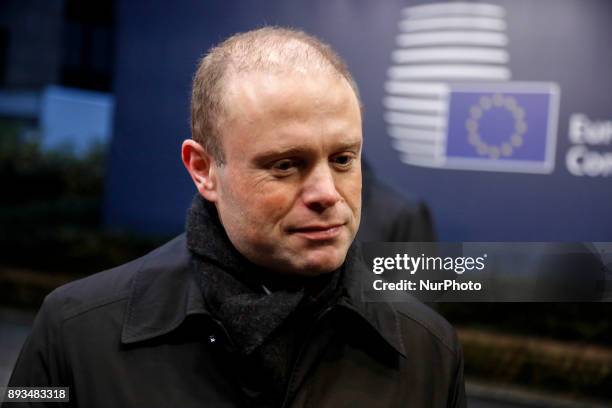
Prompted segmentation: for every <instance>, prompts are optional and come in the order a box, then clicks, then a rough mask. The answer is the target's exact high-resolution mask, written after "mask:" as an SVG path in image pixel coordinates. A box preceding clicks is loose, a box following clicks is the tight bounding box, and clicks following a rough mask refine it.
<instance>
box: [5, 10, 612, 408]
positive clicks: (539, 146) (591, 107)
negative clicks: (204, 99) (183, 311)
mask: <svg viewBox="0 0 612 408" xmlns="http://www.w3.org/2000/svg"><path fill="white" fill-rule="evenodd" d="M611 22H612V3H610V2H609V1H606V0H587V1H585V0H582V1H579V0H538V1H528V0H512V1H510V0H507V1H502V0H490V1H486V2H478V1H471V2H447V3H439V2H427V1H416V0H386V1H380V2H373V1H368V0H331V1H330V0H312V1H305V0H301V1H297V0H295V1H283V0H269V1H266V2H261V1H255V0H245V1H238V0H226V1H223V2H221V1H209V2H196V1H188V0H175V1H174V2H172V3H169V2H161V1H158V2H152V1H149V2H144V1H136V0H109V1H88V2H84V1H76V0H19V1H17V0H4V1H2V2H1V3H0V182H1V186H2V189H1V191H2V192H1V194H0V386H2V385H4V384H5V383H6V382H7V381H8V377H9V375H10V371H11V367H12V365H13V363H14V361H15V359H16V357H17V354H18V352H19V349H20V347H21V344H22V342H23V341H24V339H25V337H26V336H27V333H28V331H29V327H30V324H31V321H32V319H33V316H34V314H35V312H36V310H37V308H38V307H39V306H40V303H41V302H42V299H43V297H44V296H45V295H46V294H47V293H48V292H50V291H51V290H52V289H53V288H55V287H57V286H59V285H61V284H63V283H65V282H68V281H70V280H74V279H77V278H80V277H83V276H87V275H88V274H91V273H95V272H97V271H100V270H103V269H106V268H109V267H112V266H115V265H118V264H120V263H123V262H126V261H128V260H130V259H133V258H136V257H138V256H141V255H143V254H145V253H146V252H148V251H149V250H151V249H153V248H154V247H156V246H157V245H159V244H161V243H163V242H164V241H165V240H167V239H168V238H170V237H172V236H174V235H176V234H178V233H180V232H181V231H182V229H183V223H184V218H185V214H186V209H187V208H188V206H189V203H190V200H191V197H192V196H193V194H194V192H195V191H194V188H193V186H192V183H191V180H190V179H189V177H188V176H187V173H186V172H185V171H184V169H183V167H182V163H181V161H180V153H179V152H180V144H181V142H182V140H183V139H185V138H187V137H189V135H190V131H189V97H190V87H191V78H192V75H193V72H194V70H195V67H196V64H197V61H198V58H199V57H200V56H201V55H202V54H203V53H204V52H205V51H206V50H207V49H208V48H209V47H210V46H212V45H213V44H215V43H217V42H219V41H220V40H222V39H224V38H226V37H227V36H229V35H231V34H233V33H235V32H239V31H246V30H249V29H253V28H257V27H261V26H263V25H271V24H274V25H282V26H291V27H295V28H300V29H303V30H305V31H307V32H309V33H311V34H314V35H316V36H318V37H319V38H321V39H322V40H324V41H326V42H328V43H329V44H331V45H332V47H334V48H335V49H336V50H337V51H338V52H339V54H340V55H341V56H342V57H343V58H344V59H345V60H346V62H347V63H348V65H349V68H350V69H351V71H352V72H353V74H354V76H355V78H356V80H357V83H358V85H359V87H360V92H361V97H362V99H363V102H364V105H365V116H364V143H365V145H364V156H365V158H366V159H367V162H368V176H367V179H366V183H367V185H366V186H365V189H366V191H365V192H364V194H366V193H367V194H369V199H368V200H367V201H368V202H371V204H368V205H369V206H371V207H372V208H389V206H390V207H392V214H394V216H392V217H385V219H383V218H381V217H380V215H379V216H378V217H377V216H376V215H372V213H370V215H368V214H365V215H364V225H362V231H361V232H360V233H361V238H362V239H364V240H366V241H374V240H380V241H393V240H395V241H402V240H415V241H419V240H421V241H429V240H432V239H434V238H436V239H438V240H440V241H448V242H461V241H564V242H578V241H602V242H609V241H612V216H610V213H611V211H610V210H611V208H612V184H611V182H612V76H611V75H610V73H611V72H612V49H611V48H610V39H611V38H612V25H611V24H610V23H611ZM364 200H365V198H364ZM381 206H382V207H381ZM366 211H368V210H367V209H366ZM370 211H373V212H375V211H376V210H370ZM380 214H389V213H388V212H381V213H380ZM383 224H384V225H383ZM383 226H384V227H383ZM436 308H437V309H438V311H439V312H440V313H442V314H443V315H444V316H446V317H447V319H448V320H449V321H451V323H453V324H454V325H455V326H456V327H457V328H458V331H459V335H460V338H461V341H462V344H463V347H464V351H465V354H466V375H467V377H468V393H469V395H470V406H474V407H520V406H525V407H536V406H538V407H539V406H568V407H570V406H581V407H584V406H606V405H610V404H612V307H610V304H609V303H558V304H555V303H531V304H525V303H506V304H504V303H498V304H469V303H462V304H439V305H436Z"/></svg>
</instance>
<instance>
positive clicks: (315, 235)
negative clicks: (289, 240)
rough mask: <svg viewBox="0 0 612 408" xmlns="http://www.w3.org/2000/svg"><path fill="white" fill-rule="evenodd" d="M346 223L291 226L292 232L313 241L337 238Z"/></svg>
mask: <svg viewBox="0 0 612 408" xmlns="http://www.w3.org/2000/svg"><path fill="white" fill-rule="evenodd" d="M343 226H344V224H325V225H323V224H321V225H308V226H305V227H299V228H291V229H290V230H289V232H290V233H292V234H296V235H299V236H301V237H303V238H306V239H309V240H311V241H324V240H329V239H333V238H336V237H337V236H338V235H340V233H341V232H342V227H343Z"/></svg>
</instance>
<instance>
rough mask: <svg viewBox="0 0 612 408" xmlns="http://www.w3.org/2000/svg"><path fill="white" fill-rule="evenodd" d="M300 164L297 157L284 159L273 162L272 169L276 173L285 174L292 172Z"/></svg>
mask: <svg viewBox="0 0 612 408" xmlns="http://www.w3.org/2000/svg"><path fill="white" fill-rule="evenodd" d="M299 165H300V163H299V162H298V161H297V160H295V159H282V160H278V161H276V162H274V163H272V165H271V169H272V171H273V172H275V173H276V174H278V175H281V176H284V175H288V174H291V173H292V172H293V171H295V170H296V169H297V167H299Z"/></svg>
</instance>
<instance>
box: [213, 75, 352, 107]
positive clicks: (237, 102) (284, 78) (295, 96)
mask: <svg viewBox="0 0 612 408" xmlns="http://www.w3.org/2000/svg"><path fill="white" fill-rule="evenodd" d="M224 102H225V107H226V111H228V114H229V116H230V117H232V119H234V118H236V117H237V118H239V119H244V118H245V114H248V115H250V116H255V115H260V114H265V113H276V114H279V115H281V116H282V115H283V114H285V115H289V116H292V117H295V115H296V114H299V113H302V114H316V113H318V112H321V113H326V112H330V111H341V110H344V109H346V108H347V107H348V106H350V105H353V104H354V105H356V106H357V107H358V101H357V98H356V96H355V94H354V92H353V89H352V88H351V87H350V85H349V84H348V82H347V81H346V80H345V79H344V78H343V77H342V76H340V75H338V74H335V73H329V72H325V71H318V70H317V71H313V72H308V71H304V70H297V69H296V70H290V71H287V72H271V73H269V72H249V73H243V74H235V75H232V77H231V78H229V79H228V81H227V82H226V87H225V95H224ZM351 107H352V106H351Z"/></svg>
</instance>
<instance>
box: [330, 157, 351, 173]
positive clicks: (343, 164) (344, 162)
mask: <svg viewBox="0 0 612 408" xmlns="http://www.w3.org/2000/svg"><path fill="white" fill-rule="evenodd" d="M354 160H355V156H354V155H352V154H348V153H344V154H339V155H338V156H335V157H334V158H333V159H332V162H333V163H334V165H336V167H338V168H340V169H344V170H346V169H349V168H350V167H351V166H352V165H353V161H354Z"/></svg>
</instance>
